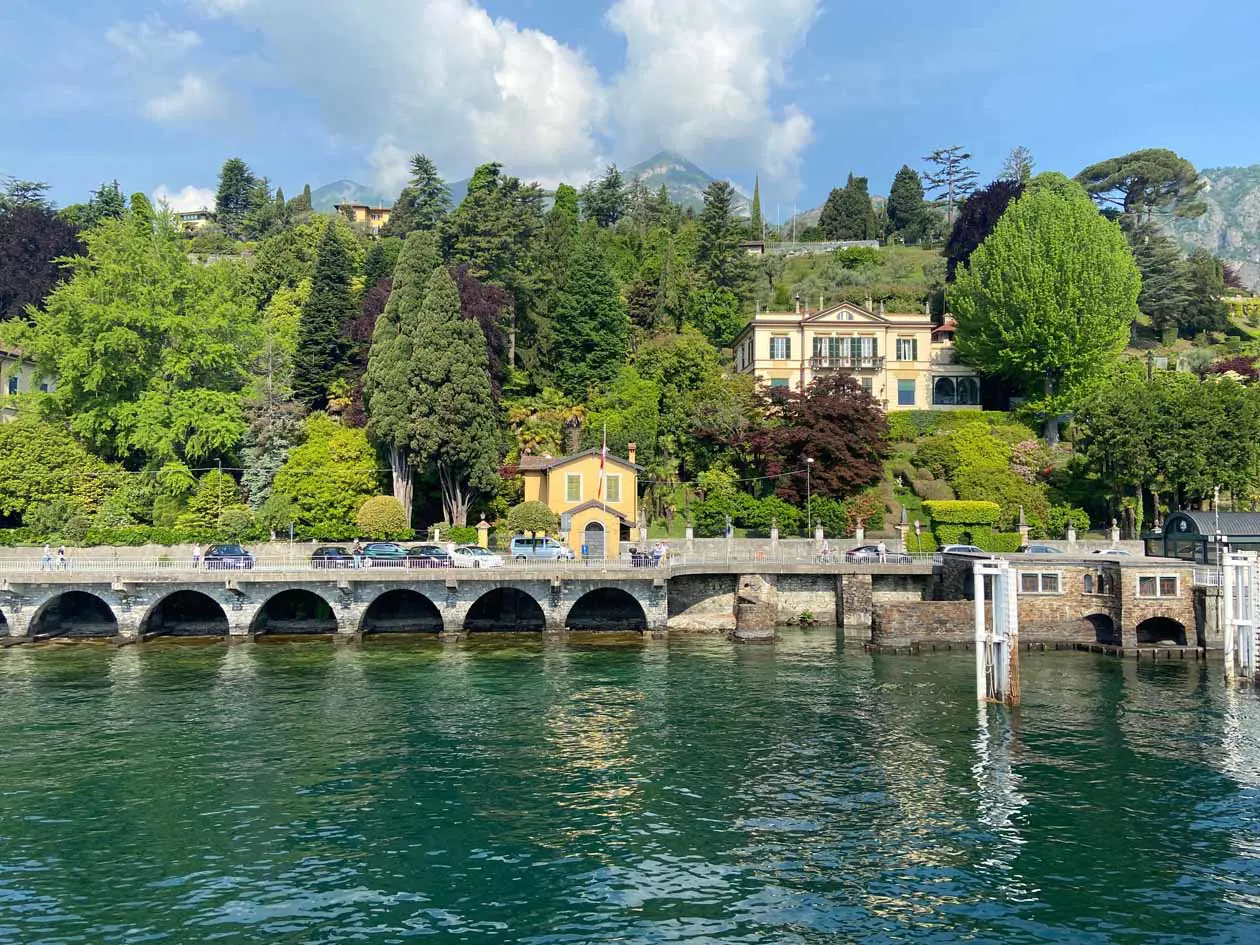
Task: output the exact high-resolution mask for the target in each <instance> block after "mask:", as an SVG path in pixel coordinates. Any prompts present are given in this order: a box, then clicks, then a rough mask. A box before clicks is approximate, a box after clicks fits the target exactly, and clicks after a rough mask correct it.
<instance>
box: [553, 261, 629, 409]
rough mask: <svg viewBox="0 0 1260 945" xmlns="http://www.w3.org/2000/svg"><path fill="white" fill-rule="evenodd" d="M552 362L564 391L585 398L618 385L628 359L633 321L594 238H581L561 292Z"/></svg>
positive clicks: (557, 305)
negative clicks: (594, 389) (598, 389)
mask: <svg viewBox="0 0 1260 945" xmlns="http://www.w3.org/2000/svg"><path fill="white" fill-rule="evenodd" d="M554 315H555V325H554V327H553V329H552V344H553V348H552V359H551V360H552V364H553V365H554V368H555V372H556V382H557V383H558V384H559V386H560V389H561V390H563V391H564V392H565V393H566V394H569V395H570V396H572V397H583V396H585V395H586V394H587V392H588V391H589V390H590V388H592V387H601V386H604V385H606V384H608V383H610V382H611V381H612V379H613V378H614V377H615V376H616V374H617V370H618V369H619V368H620V367H621V365H622V364H623V363H624V362H625V359H626V343H627V339H628V337H629V333H630V321H629V318H628V317H627V316H626V310H625V308H624V306H623V305H622V303H621V294H620V293H619V292H618V291H617V285H616V283H615V282H614V281H613V277H612V274H611V273H609V271H608V266H607V264H606V263H605V262H604V255H603V253H601V252H600V249H599V246H598V245H596V243H595V241H594V239H592V238H585V239H579V240H578V241H577V245H576V246H575V247H574V249H573V253H572V256H571V257H570V259H569V265H568V272H567V274H566V277H565V280H564V283H563V284H562V285H561V286H560V291H559V292H558V293H557V298H556V306H555V312H554Z"/></svg>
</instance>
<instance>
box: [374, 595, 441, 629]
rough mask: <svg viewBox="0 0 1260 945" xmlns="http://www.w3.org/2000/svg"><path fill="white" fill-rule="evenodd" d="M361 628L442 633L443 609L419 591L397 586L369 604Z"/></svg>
mask: <svg viewBox="0 0 1260 945" xmlns="http://www.w3.org/2000/svg"><path fill="white" fill-rule="evenodd" d="M360 629H361V630H362V631H363V632H364V633H441V632H442V629H443V624H442V612H441V611H440V610H438V608H437V605H436V604H435V603H433V601H431V600H429V598H427V597H425V596H424V595H423V594H421V593H420V592H419V591H413V590H412V589H411V588H406V587H399V588H394V589H393V590H389V591H386V592H385V593H383V594H381V595H379V596H378V597H377V598H376V599H375V600H373V601H372V603H371V604H369V605H368V608H367V610H365V611H364V613H363V621H362V623H361V625H360Z"/></svg>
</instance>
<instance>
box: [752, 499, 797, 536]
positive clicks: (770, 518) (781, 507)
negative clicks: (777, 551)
mask: <svg viewBox="0 0 1260 945" xmlns="http://www.w3.org/2000/svg"><path fill="white" fill-rule="evenodd" d="M772 523H777V524H778V526H779V534H780V535H799V534H801V530H802V529H803V528H804V527H805V513H804V512H803V511H802V510H801V509H798V508H797V507H796V506H794V505H790V504H788V503H787V502H784V501H783V500H782V499H780V498H779V497H778V496H774V495H772V496H767V497H766V498H764V499H761V500H757V499H753V500H752V501H751V502H749V503H747V504H746V507H745V508H744V509H741V511H740V519H739V524H740V525H742V526H743V527H744V528H746V529H748V530H749V531H750V532H752V533H753V534H755V535H762V536H764V535H769V534H770V526H771V524H772Z"/></svg>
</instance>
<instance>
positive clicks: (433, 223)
mask: <svg viewBox="0 0 1260 945" xmlns="http://www.w3.org/2000/svg"><path fill="white" fill-rule="evenodd" d="M450 210H451V192H450V189H449V188H447V186H446V181H444V180H443V179H442V175H441V174H439V173H438V169H437V165H435V164H434V163H433V162H432V161H431V160H429V158H427V157H426V156H425V155H423V154H416V155H413V156H412V158H411V182H410V183H409V184H408V185H407V186H406V187H404V188H403V192H402V193H401V194H399V195H398V199H397V200H396V201H395V202H394V206H393V209H392V210H390V214H389V222H388V223H387V224H385V226H384V227H382V228H381V235H382V236H406V235H407V234H408V233H410V232H412V231H413V230H434V229H437V226H438V224H439V223H441V222H442V219H443V218H444V217H445V216H446V215H447V214H448V213H450Z"/></svg>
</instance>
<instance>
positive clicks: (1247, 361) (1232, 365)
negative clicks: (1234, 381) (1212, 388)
mask: <svg viewBox="0 0 1260 945" xmlns="http://www.w3.org/2000/svg"><path fill="white" fill-rule="evenodd" d="M1203 373H1204V374H1229V373H1233V374H1238V375H1240V376H1241V377H1242V378H1243V379H1244V380H1248V381H1255V380H1260V370H1258V369H1257V368H1256V361H1255V359H1254V358H1245V357H1243V356H1242V355H1239V356H1238V357H1235V358H1226V359H1225V360H1224V361H1217V362H1216V363H1215V364H1213V365H1212V366H1211V367H1210V368H1208V369H1207V370H1206V371H1204V372H1203Z"/></svg>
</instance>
